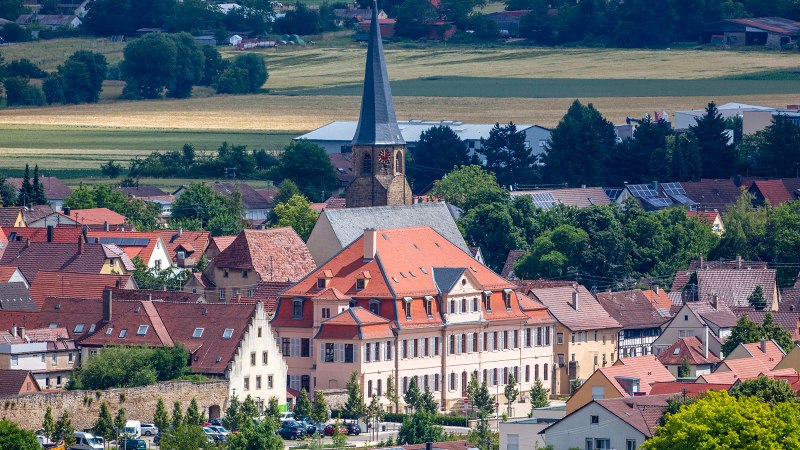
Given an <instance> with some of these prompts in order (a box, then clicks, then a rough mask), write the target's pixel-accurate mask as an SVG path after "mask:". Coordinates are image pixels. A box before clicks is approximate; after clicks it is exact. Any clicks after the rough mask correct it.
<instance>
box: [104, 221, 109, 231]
mask: <svg viewBox="0 0 800 450" xmlns="http://www.w3.org/2000/svg"><path fill="white" fill-rule="evenodd" d="M109 229H110V228H109V227H108V221H107V220H106V221H103V231H108V230H109Z"/></svg>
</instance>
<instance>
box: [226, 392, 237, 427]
mask: <svg viewBox="0 0 800 450" xmlns="http://www.w3.org/2000/svg"><path fill="white" fill-rule="evenodd" d="M239 409H240V404H239V397H237V396H236V394H233V395H232V396H231V400H230V402H229V403H228V408H227V409H226V410H225V417H224V418H223V419H222V424H223V425H225V428H227V429H229V430H231V431H237V430H238V429H239V426H240V425H241V412H240V411H239Z"/></svg>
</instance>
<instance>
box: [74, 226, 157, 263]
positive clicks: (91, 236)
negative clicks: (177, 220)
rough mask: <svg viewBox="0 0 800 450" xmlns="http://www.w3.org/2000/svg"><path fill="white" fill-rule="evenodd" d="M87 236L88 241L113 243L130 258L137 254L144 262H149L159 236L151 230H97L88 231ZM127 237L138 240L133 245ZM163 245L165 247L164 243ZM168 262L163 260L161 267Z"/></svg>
mask: <svg viewBox="0 0 800 450" xmlns="http://www.w3.org/2000/svg"><path fill="white" fill-rule="evenodd" d="M87 236H88V237H87V239H88V241H89V242H95V243H97V242H98V239H99V243H101V244H114V245H116V246H117V247H119V248H121V249H122V250H123V251H124V252H125V254H126V255H128V257H129V258H130V259H131V260H132V259H134V258H136V257H137V256H138V257H139V258H140V259H141V260H142V262H144V263H145V264H148V263H149V261H150V257H151V256H152V255H153V252H154V251H155V249H156V244H158V243H159V239H160V237H161V236H159V234H158V233H153V232H142V231H99V230H93V231H89V232H88V233H87ZM128 239H137V240H138V242H136V243H135V245H133V242H132V241H128ZM162 243H163V242H162ZM142 244H145V245H142ZM159 245H160V244H159ZM164 246H165V247H166V244H165V245H164ZM167 255H168V256H170V257H171V255H169V253H167ZM170 262H171V261H165V262H164V263H163V264H164V266H163V267H166V266H168V265H170V264H169V263H170Z"/></svg>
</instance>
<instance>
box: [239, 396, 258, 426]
mask: <svg viewBox="0 0 800 450" xmlns="http://www.w3.org/2000/svg"><path fill="white" fill-rule="evenodd" d="M241 414H242V423H241V424H239V426H242V425H243V424H244V423H245V422H247V423H252V421H253V419H254V418H256V417H258V407H257V406H256V401H255V400H253V397H252V396H251V395H250V394H247V397H245V398H244V401H243V402H242V408H241Z"/></svg>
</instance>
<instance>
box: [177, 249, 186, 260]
mask: <svg viewBox="0 0 800 450" xmlns="http://www.w3.org/2000/svg"><path fill="white" fill-rule="evenodd" d="M178 259H186V252H185V251H183V250H178Z"/></svg>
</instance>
